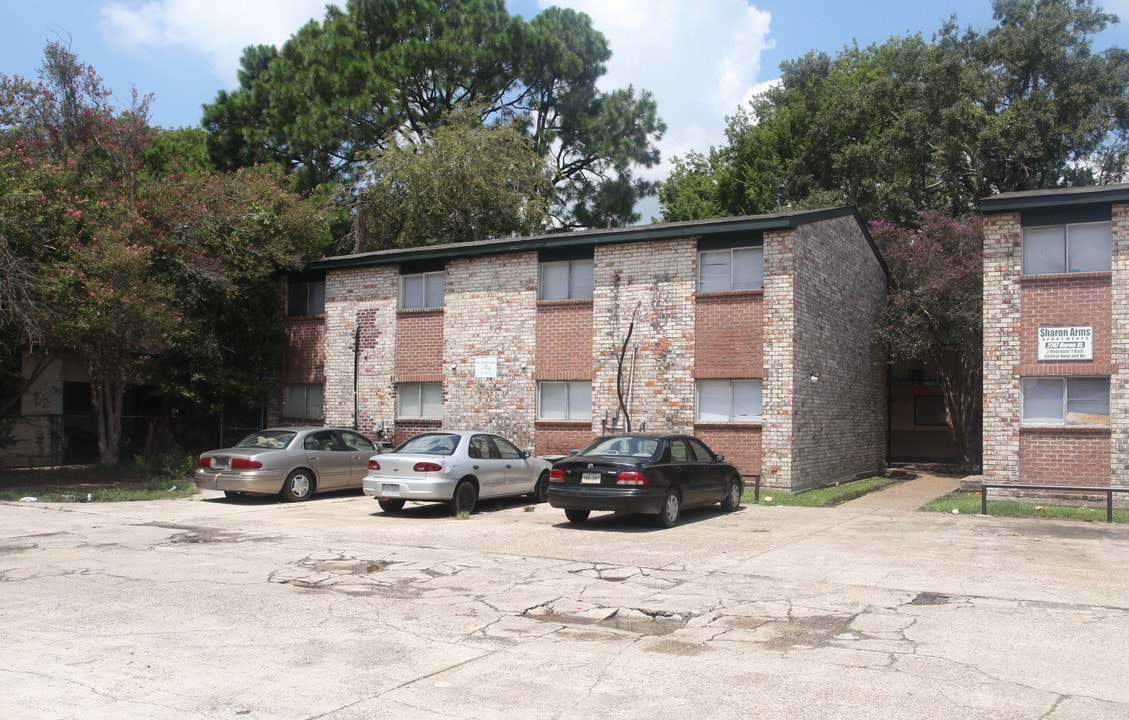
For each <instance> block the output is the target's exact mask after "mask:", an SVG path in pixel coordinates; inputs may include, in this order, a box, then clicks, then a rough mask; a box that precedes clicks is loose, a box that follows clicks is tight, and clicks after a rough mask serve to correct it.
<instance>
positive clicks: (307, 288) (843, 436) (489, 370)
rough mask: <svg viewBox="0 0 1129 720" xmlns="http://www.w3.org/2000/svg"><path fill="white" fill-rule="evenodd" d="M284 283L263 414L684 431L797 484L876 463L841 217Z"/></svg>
mask: <svg viewBox="0 0 1129 720" xmlns="http://www.w3.org/2000/svg"><path fill="white" fill-rule="evenodd" d="M308 270H309V272H308V273H307V274H306V275H305V276H303V277H301V278H298V279H297V281H296V282H294V283H293V284H292V286H291V287H290V293H289V296H290V308H289V315H290V317H289V320H288V323H289V327H290V332H291V337H292V347H293V348H294V349H295V350H298V352H292V353H291V356H290V359H289V363H288V366H287V374H286V377H285V378H284V382H285V385H286V387H285V390H284V392H285V399H284V402H283V406H284V407H283V412H282V416H283V417H282V418H280V419H281V420H315V421H318V422H326V423H328V424H335V425H347V426H355V427H357V428H358V429H360V430H362V431H364V432H368V433H372V434H376V433H378V432H383V434H384V436H385V437H386V438H387V439H389V440H393V441H400V440H403V439H405V438H406V437H408V436H410V435H412V434H414V433H416V432H419V431H422V430H427V429H432V428H437V427H450V428H456V427H468V428H487V429H490V430H493V431H496V432H499V433H501V434H504V435H508V436H511V437H513V438H514V439H515V440H516V441H517V442H518V443H519V444H520V445H522V446H523V447H528V448H530V449H532V450H533V451H534V452H536V453H537V454H540V455H549V456H551V455H563V454H566V453H568V452H569V451H570V450H571V449H574V448H577V447H579V446H581V445H583V444H585V443H586V442H587V441H588V440H590V439H592V438H593V437H595V436H597V435H600V434H602V433H605V432H611V431H619V430H623V429H625V428H626V427H628V424H629V423H630V427H631V429H634V430H640V429H644V428H645V429H646V430H649V431H676V432H690V433H694V434H696V435H698V436H699V437H701V438H703V439H704V440H705V441H706V442H707V443H708V444H710V445H711V446H712V447H713V448H714V450H715V451H717V452H721V453H724V454H725V455H726V457H727V458H728V459H730V460H731V461H733V462H735V463H736V464H737V465H738V466H739V467H740V468H741V470H742V471H743V472H745V473H755V474H760V475H762V481H763V482H764V483H765V484H766V485H768V486H772V487H779V488H782V489H788V490H801V489H804V488H807V487H813V486H818V485H822V484H826V483H829V482H833V481H836V480H840V479H847V478H850V477H857V476H862V475H869V474H873V473H875V472H878V471H880V470H881V469H882V466H883V464H884V461H885V450H886V425H885V422H886V412H885V410H886V384H885V364H884V362H883V358H881V357H876V356H875V354H874V353H873V351H872V346H871V342H870V335H871V327H872V324H873V322H874V320H875V317H876V315H877V313H878V312H879V309H880V307H881V306H882V303H883V302H884V298H885V288H886V272H885V268H884V265H883V263H882V261H881V259H880V257H879V255H878V252H877V250H876V249H875V247H874V245H873V242H872V241H871V239H870V237H869V234H868V233H867V231H866V228H865V226H864V225H863V223H862V222H861V220H860V219H859V217H858V215H857V214H856V213H855V211H854V210H853V209H852V208H840V209H832V210H822V211H810V212H797V213H788V214H778V215H765V216H755V217H742V218H728V219H722V220H710V221H700V222H688V223H671V224H662V225H651V226H641V227H631V228H619V229H606V230H594V231H587V232H576V233H559V234H551V235H544V236H538V237H523V238H508V239H503V240H491V241H484V242H475V243H462V244H452V245H438V246H428V247H418V248H411V249H401V250H385V251H379V252H369V253H362V254H357V255H349V256H342V257H332V258H325V259H322V260H319V261H316V262H314V263H312V264H311V265H310V267H309V269H308Z"/></svg>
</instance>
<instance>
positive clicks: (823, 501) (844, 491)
mask: <svg viewBox="0 0 1129 720" xmlns="http://www.w3.org/2000/svg"><path fill="white" fill-rule="evenodd" d="M900 482H902V480H901V479H899V478H885V477H872V478H867V479H865V480H855V481H854V482H849V483H839V484H837V485H830V486H828V487H823V488H813V489H811V490H804V491H803V492H799V493H794V494H793V493H784V492H778V491H776V490H775V489H770V490H766V489H765V488H763V487H762V488H761V499H760V503H754V501H753V491H752V490H748V489H746V490H745V495H744V496H743V498H742V499H743V500H744V501H745V502H746V503H749V504H760V505H796V506H800V507H834V506H836V505H842V504H843V503H845V502H847V501H848V500H854V499H855V498H860V497H862V496H863V495H867V494H869V493H872V492H875V491H877V490H881V489H883V488H887V487H890V486H891V485H897V484H898V483H900Z"/></svg>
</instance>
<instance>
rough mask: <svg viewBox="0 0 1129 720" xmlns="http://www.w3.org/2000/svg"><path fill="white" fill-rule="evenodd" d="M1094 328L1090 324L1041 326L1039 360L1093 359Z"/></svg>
mask: <svg viewBox="0 0 1129 720" xmlns="http://www.w3.org/2000/svg"><path fill="white" fill-rule="evenodd" d="M1093 359H1094V329H1093V328H1092V327H1088V326H1073V327H1041V328H1039V360H1093Z"/></svg>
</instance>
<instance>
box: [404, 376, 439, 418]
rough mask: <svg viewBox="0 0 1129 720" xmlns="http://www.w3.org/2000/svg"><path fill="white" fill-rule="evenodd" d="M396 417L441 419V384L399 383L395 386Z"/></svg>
mask: <svg viewBox="0 0 1129 720" xmlns="http://www.w3.org/2000/svg"><path fill="white" fill-rule="evenodd" d="M396 416H397V417H402V418H441V417H443V383H437V382H429V383H400V384H399V385H397V386H396Z"/></svg>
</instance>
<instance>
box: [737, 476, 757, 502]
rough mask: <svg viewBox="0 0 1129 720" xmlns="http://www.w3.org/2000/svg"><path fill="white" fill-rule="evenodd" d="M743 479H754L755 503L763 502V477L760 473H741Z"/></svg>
mask: <svg viewBox="0 0 1129 720" xmlns="http://www.w3.org/2000/svg"><path fill="white" fill-rule="evenodd" d="M741 477H742V478H753V502H754V503H759V502H760V501H761V476H760V473H741Z"/></svg>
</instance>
